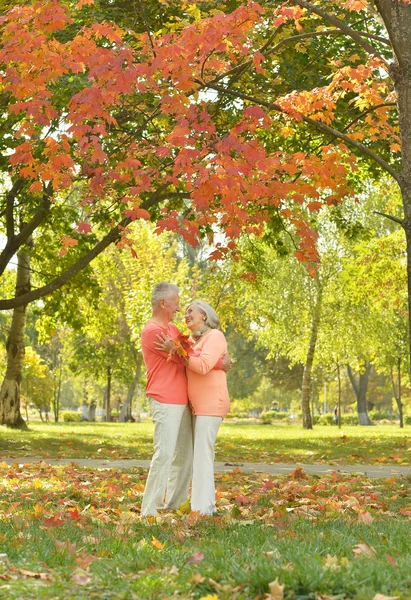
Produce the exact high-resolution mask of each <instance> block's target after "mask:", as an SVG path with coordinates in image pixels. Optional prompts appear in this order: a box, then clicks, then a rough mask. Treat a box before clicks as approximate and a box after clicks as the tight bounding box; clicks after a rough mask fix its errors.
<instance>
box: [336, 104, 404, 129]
mask: <svg viewBox="0 0 411 600" xmlns="http://www.w3.org/2000/svg"><path fill="white" fill-rule="evenodd" d="M385 106H397V103H396V102H383V103H382V104H376V105H375V106H371V108H368V109H367V110H365V111H364V112H362V113H361V114H360V115H358V117H356V118H355V119H354V120H353V121H351V123H348V125H347V126H346V127H344V129H343V133H345V132H346V131H348V130H349V129H350V127H352V126H353V125H354V124H355V123H357V122H358V121H361V119H362V118H363V117H365V116H366V115H368V114H369V113H371V112H374V110H378V109H379V108H384V107H385Z"/></svg>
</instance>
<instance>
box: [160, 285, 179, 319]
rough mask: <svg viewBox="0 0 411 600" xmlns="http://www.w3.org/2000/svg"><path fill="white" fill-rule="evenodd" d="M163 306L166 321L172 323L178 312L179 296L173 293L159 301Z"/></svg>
mask: <svg viewBox="0 0 411 600" xmlns="http://www.w3.org/2000/svg"><path fill="white" fill-rule="evenodd" d="M161 302H162V304H163V309H164V311H165V312H166V314H167V317H168V320H169V321H172V320H173V319H174V317H175V314H176V313H177V312H180V295H179V294H178V293H177V292H174V293H173V294H171V296H169V297H168V298H165V299H164V300H162V301H161Z"/></svg>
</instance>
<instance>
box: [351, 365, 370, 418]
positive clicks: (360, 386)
mask: <svg viewBox="0 0 411 600" xmlns="http://www.w3.org/2000/svg"><path fill="white" fill-rule="evenodd" d="M347 371H348V377H349V378H350V381H351V385H352V387H353V390H354V393H355V396H356V398H357V411H358V421H359V423H360V425H374V423H373V422H372V421H371V419H370V417H369V416H368V411H367V389H368V381H369V379H370V373H371V363H368V362H367V363H366V365H365V371H364V373H360V376H359V380H358V383H357V382H356V380H355V375H354V372H353V370H352V368H351V367H350V365H348V366H347Z"/></svg>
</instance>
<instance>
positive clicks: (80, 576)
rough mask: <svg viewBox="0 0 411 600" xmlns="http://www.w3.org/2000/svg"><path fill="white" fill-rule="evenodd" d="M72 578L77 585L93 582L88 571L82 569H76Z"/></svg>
mask: <svg viewBox="0 0 411 600" xmlns="http://www.w3.org/2000/svg"><path fill="white" fill-rule="evenodd" d="M71 579H72V581H73V583H75V584H76V585H88V584H89V583H91V577H90V575H87V573H85V572H84V571H80V570H79V571H75V572H74V574H73V576H72V578H71Z"/></svg>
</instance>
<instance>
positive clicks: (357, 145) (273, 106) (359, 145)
mask: <svg viewBox="0 0 411 600" xmlns="http://www.w3.org/2000/svg"><path fill="white" fill-rule="evenodd" d="M198 83H201V84H202V82H200V81H199V82H198ZM202 85H203V87H208V88H211V89H213V90H216V91H217V92H221V93H222V94H228V95H230V96H234V97H236V98H241V99H242V100H248V101H249V102H252V103H253V104H257V105H259V106H265V107H266V108H269V109H270V110H275V111H277V112H281V113H283V114H287V113H286V112H285V111H284V110H283V108H282V107H281V106H280V105H279V104H274V103H273V102H267V101H266V100H260V99H259V98H254V96H249V95H248V94H243V93H241V92H237V91H235V90H227V89H226V88H224V87H222V86H219V85H214V84H213V85H212V84H207V85H204V84H202ZM299 115H300V117H301V120H302V121H304V122H305V123H309V124H310V125H312V126H313V127H315V128H316V129H319V130H320V131H322V132H323V133H326V134H328V135H331V136H332V137H336V138H339V139H341V140H344V141H345V142H347V144H350V145H351V146H354V147H355V148H357V150H359V151H360V152H361V153H362V154H365V155H366V156H368V157H369V158H371V159H372V160H373V161H374V162H376V163H378V164H379V165H380V167H382V168H383V169H384V170H385V171H387V173H389V174H390V175H391V177H393V178H394V179H395V180H396V181H397V183H398V184H400V183H401V178H400V174H399V173H397V171H396V170H395V169H393V168H392V167H391V166H390V165H389V164H388V163H387V162H386V161H385V160H384V159H383V158H381V156H379V155H378V154H376V153H375V152H373V151H372V150H370V148H368V147H367V146H365V145H364V144H362V143H361V142H358V141H357V140H353V139H352V138H351V137H350V136H349V135H346V134H345V133H343V132H342V131H339V130H338V129H334V128H333V127H330V126H329V125H326V124H325V123H321V122H320V121H316V120H315V119H311V118H310V117H306V116H305V115H303V114H301V113H299Z"/></svg>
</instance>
